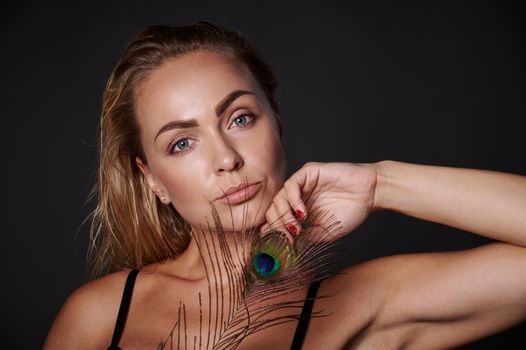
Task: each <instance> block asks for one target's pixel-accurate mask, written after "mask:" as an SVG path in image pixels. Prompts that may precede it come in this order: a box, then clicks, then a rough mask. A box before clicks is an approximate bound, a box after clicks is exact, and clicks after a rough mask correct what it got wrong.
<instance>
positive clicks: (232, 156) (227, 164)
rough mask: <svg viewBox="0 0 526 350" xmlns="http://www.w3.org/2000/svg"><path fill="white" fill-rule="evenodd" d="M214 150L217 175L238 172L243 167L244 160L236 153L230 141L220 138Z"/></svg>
mask: <svg viewBox="0 0 526 350" xmlns="http://www.w3.org/2000/svg"><path fill="white" fill-rule="evenodd" d="M214 148H215V149H213V150H212V151H213V153H214V159H215V166H214V167H215V172H216V174H218V175H221V174H222V173H224V172H229V171H234V170H238V169H240V168H241V167H242V166H243V164H244V163H243V158H242V157H241V156H240V155H239V153H238V152H236V149H235V147H234V146H233V145H232V144H231V143H230V142H229V140H226V139H224V138H222V137H219V138H218V141H217V143H216V145H215V147H214Z"/></svg>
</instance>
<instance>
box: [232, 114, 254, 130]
mask: <svg viewBox="0 0 526 350" xmlns="http://www.w3.org/2000/svg"><path fill="white" fill-rule="evenodd" d="M254 118H255V116H254V115H251V114H242V115H239V116H237V117H235V118H234V119H233V120H232V124H235V126H238V127H240V128H244V127H247V126H248V125H250V124H252V123H254Z"/></svg>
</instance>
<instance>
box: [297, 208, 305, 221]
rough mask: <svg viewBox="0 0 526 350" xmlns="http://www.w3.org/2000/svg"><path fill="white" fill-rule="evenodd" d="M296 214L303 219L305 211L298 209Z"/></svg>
mask: <svg viewBox="0 0 526 350" xmlns="http://www.w3.org/2000/svg"><path fill="white" fill-rule="evenodd" d="M296 215H298V218H299V219H303V217H304V215H303V212H302V211H301V210H299V209H298V210H296Z"/></svg>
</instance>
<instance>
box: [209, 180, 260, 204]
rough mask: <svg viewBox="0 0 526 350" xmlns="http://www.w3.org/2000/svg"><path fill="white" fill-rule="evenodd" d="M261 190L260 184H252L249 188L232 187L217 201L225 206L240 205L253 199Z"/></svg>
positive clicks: (243, 185) (242, 185) (241, 185)
mask: <svg viewBox="0 0 526 350" xmlns="http://www.w3.org/2000/svg"><path fill="white" fill-rule="evenodd" d="M260 188H261V183H260V182H256V183H254V184H250V185H248V186H245V184H240V185H237V186H231V187H229V188H228V189H227V190H226V191H225V195H224V196H223V197H219V198H218V199H217V200H218V201H219V202H221V203H223V204H230V205H236V204H240V203H243V202H246V201H248V200H250V199H252V198H253V197H254V196H255V195H256V194H257V193H258V191H259V189H260Z"/></svg>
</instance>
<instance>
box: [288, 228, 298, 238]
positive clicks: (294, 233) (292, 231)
mask: <svg viewBox="0 0 526 350" xmlns="http://www.w3.org/2000/svg"><path fill="white" fill-rule="evenodd" d="M287 229H288V230H289V231H290V233H291V234H292V235H293V236H294V238H296V235H297V231H298V230H297V229H296V226H294V225H289V226H287Z"/></svg>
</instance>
